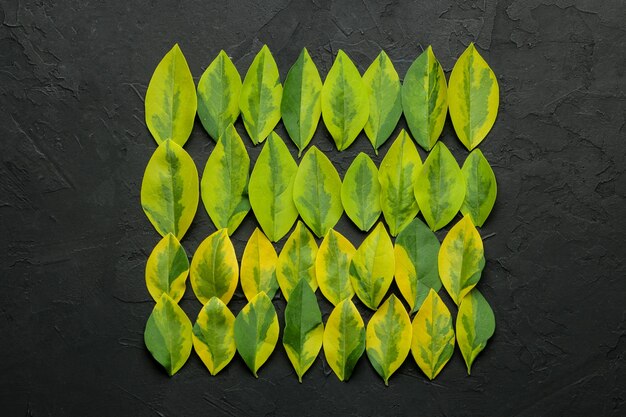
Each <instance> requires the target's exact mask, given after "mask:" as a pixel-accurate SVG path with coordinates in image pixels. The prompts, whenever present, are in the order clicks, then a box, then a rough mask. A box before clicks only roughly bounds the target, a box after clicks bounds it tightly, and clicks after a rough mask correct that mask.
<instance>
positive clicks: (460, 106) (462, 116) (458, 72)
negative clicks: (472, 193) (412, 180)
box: [448, 43, 500, 151]
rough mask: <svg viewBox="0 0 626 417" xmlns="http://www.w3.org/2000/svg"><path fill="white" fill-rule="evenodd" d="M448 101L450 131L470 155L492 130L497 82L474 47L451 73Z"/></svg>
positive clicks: (495, 112) (470, 47) (496, 107)
mask: <svg viewBox="0 0 626 417" xmlns="http://www.w3.org/2000/svg"><path fill="white" fill-rule="evenodd" d="M448 97H449V99H448V100H449V105H450V118H451V119H452V124H453V125H454V130H455V131H456V134H457V136H458V137H459V139H460V140H461V142H462V143H463V145H465V147H466V148H467V149H468V150H470V151H471V150H472V149H474V148H475V147H476V146H478V144H479V143H480V142H482V140H483V139H484V138H485V136H487V133H489V131H490V130H491V128H492V127H493V124H494V123H495V121H496V116H497V114H498V104H499V102H500V90H499V87H498V80H497V79H496V76H495V74H494V73H493V71H492V70H491V68H489V65H488V64H487V62H486V61H485V60H484V59H483V57H482V56H480V54H479V53H478V51H477V50H476V48H475V47H474V43H470V45H469V46H468V47H467V49H466V50H465V52H463V54H462V55H461V56H460V57H459V59H458V60H457V61H456V64H455V65H454V68H453V69H452V74H450V87H449V94H448Z"/></svg>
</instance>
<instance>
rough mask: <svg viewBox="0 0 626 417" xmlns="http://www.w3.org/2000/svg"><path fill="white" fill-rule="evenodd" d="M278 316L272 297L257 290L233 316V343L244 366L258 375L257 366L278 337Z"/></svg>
mask: <svg viewBox="0 0 626 417" xmlns="http://www.w3.org/2000/svg"><path fill="white" fill-rule="evenodd" d="M278 333H279V328H278V317H277V316H276V309H275V308H274V305H273V304H272V300H270V299H269V298H268V296H267V295H266V294H265V293H264V292H262V291H261V292H260V293H258V294H257V295H256V296H255V297H254V298H253V299H252V300H251V301H250V302H249V303H248V304H246V306H245V307H244V308H243V309H242V310H241V311H240V312H239V314H238V315H237V318H236V319H235V345H236V346H237V352H239V355H241V357H242V358H243V360H244V362H245V363H246V365H248V368H250V370H251V371H252V373H253V374H254V376H255V377H257V378H258V375H257V372H258V370H259V368H260V367H261V366H262V365H263V364H264V363H265V361H267V359H268V358H269V357H270V355H271V354H272V352H273V351H274V348H275V347H276V342H277V341H278Z"/></svg>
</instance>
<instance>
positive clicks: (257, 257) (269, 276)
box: [240, 228, 278, 301]
mask: <svg viewBox="0 0 626 417" xmlns="http://www.w3.org/2000/svg"><path fill="white" fill-rule="evenodd" d="M277 263H278V255H277V254H276V250H275V249H274V246H273V245H272V242H270V241H269V239H268V238H267V237H266V236H265V235H264V234H263V232H262V231H260V230H259V229H258V228H256V229H254V232H253V233H252V236H250V239H249V240H248V243H247V244H246V248H245V249H244V251H243V257H242V259H241V273H240V274H241V288H242V289H243V293H244V295H245V296H246V298H247V299H248V301H250V300H252V299H253V298H254V297H255V296H256V295H257V294H258V293H260V292H261V291H263V292H264V293H265V294H267V296H268V297H269V298H270V299H271V298H274V294H276V290H278V281H277V280H276V264H277Z"/></svg>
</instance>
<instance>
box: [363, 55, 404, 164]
mask: <svg viewBox="0 0 626 417" xmlns="http://www.w3.org/2000/svg"><path fill="white" fill-rule="evenodd" d="M363 83H364V84H365V88H366V90H367V93H368V96H369V119H368V120H367V123H366V125H365V134H366V135H367V137H368V138H369V140H370V142H371V143H372V146H373V147H374V151H375V152H376V154H378V148H379V147H380V146H381V145H382V144H383V143H385V142H386V141H387V139H389V136H391V133H392V132H393V130H394V129H395V128H396V125H397V124H398V121H399V120H400V116H402V97H401V96H400V77H398V73H397V72H396V69H395V68H394V66H393V63H392V62H391V60H390V59H389V57H388V56H387V54H386V53H385V51H380V54H379V55H378V57H376V59H375V60H374V62H372V64H371V65H370V66H369V68H368V69H367V71H365V74H363Z"/></svg>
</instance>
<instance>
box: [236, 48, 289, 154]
mask: <svg viewBox="0 0 626 417" xmlns="http://www.w3.org/2000/svg"><path fill="white" fill-rule="evenodd" d="M282 95H283V86H282V85H281V84H280V75H279V73H278V67H277V66H276V61H274V57H273V56H272V53H271V52H270V50H269V48H268V47H267V45H263V47H262V48H261V50H260V51H259V53H258V54H257V55H256V57H255V58H254V60H253V61H252V64H251V65H250V68H248V72H247V73H246V77H245V78H244V80H243V85H242V86H241V96H240V99H239V108H240V109H241V117H242V118H243V124H244V126H245V127H246V130H247V131H248V135H250V139H252V143H254V144H255V145H256V144H258V143H261V142H263V141H264V140H265V138H267V136H268V135H269V134H270V133H271V132H272V130H274V127H275V126H276V124H277V123H278V121H279V120H280V101H281V98H282Z"/></svg>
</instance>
